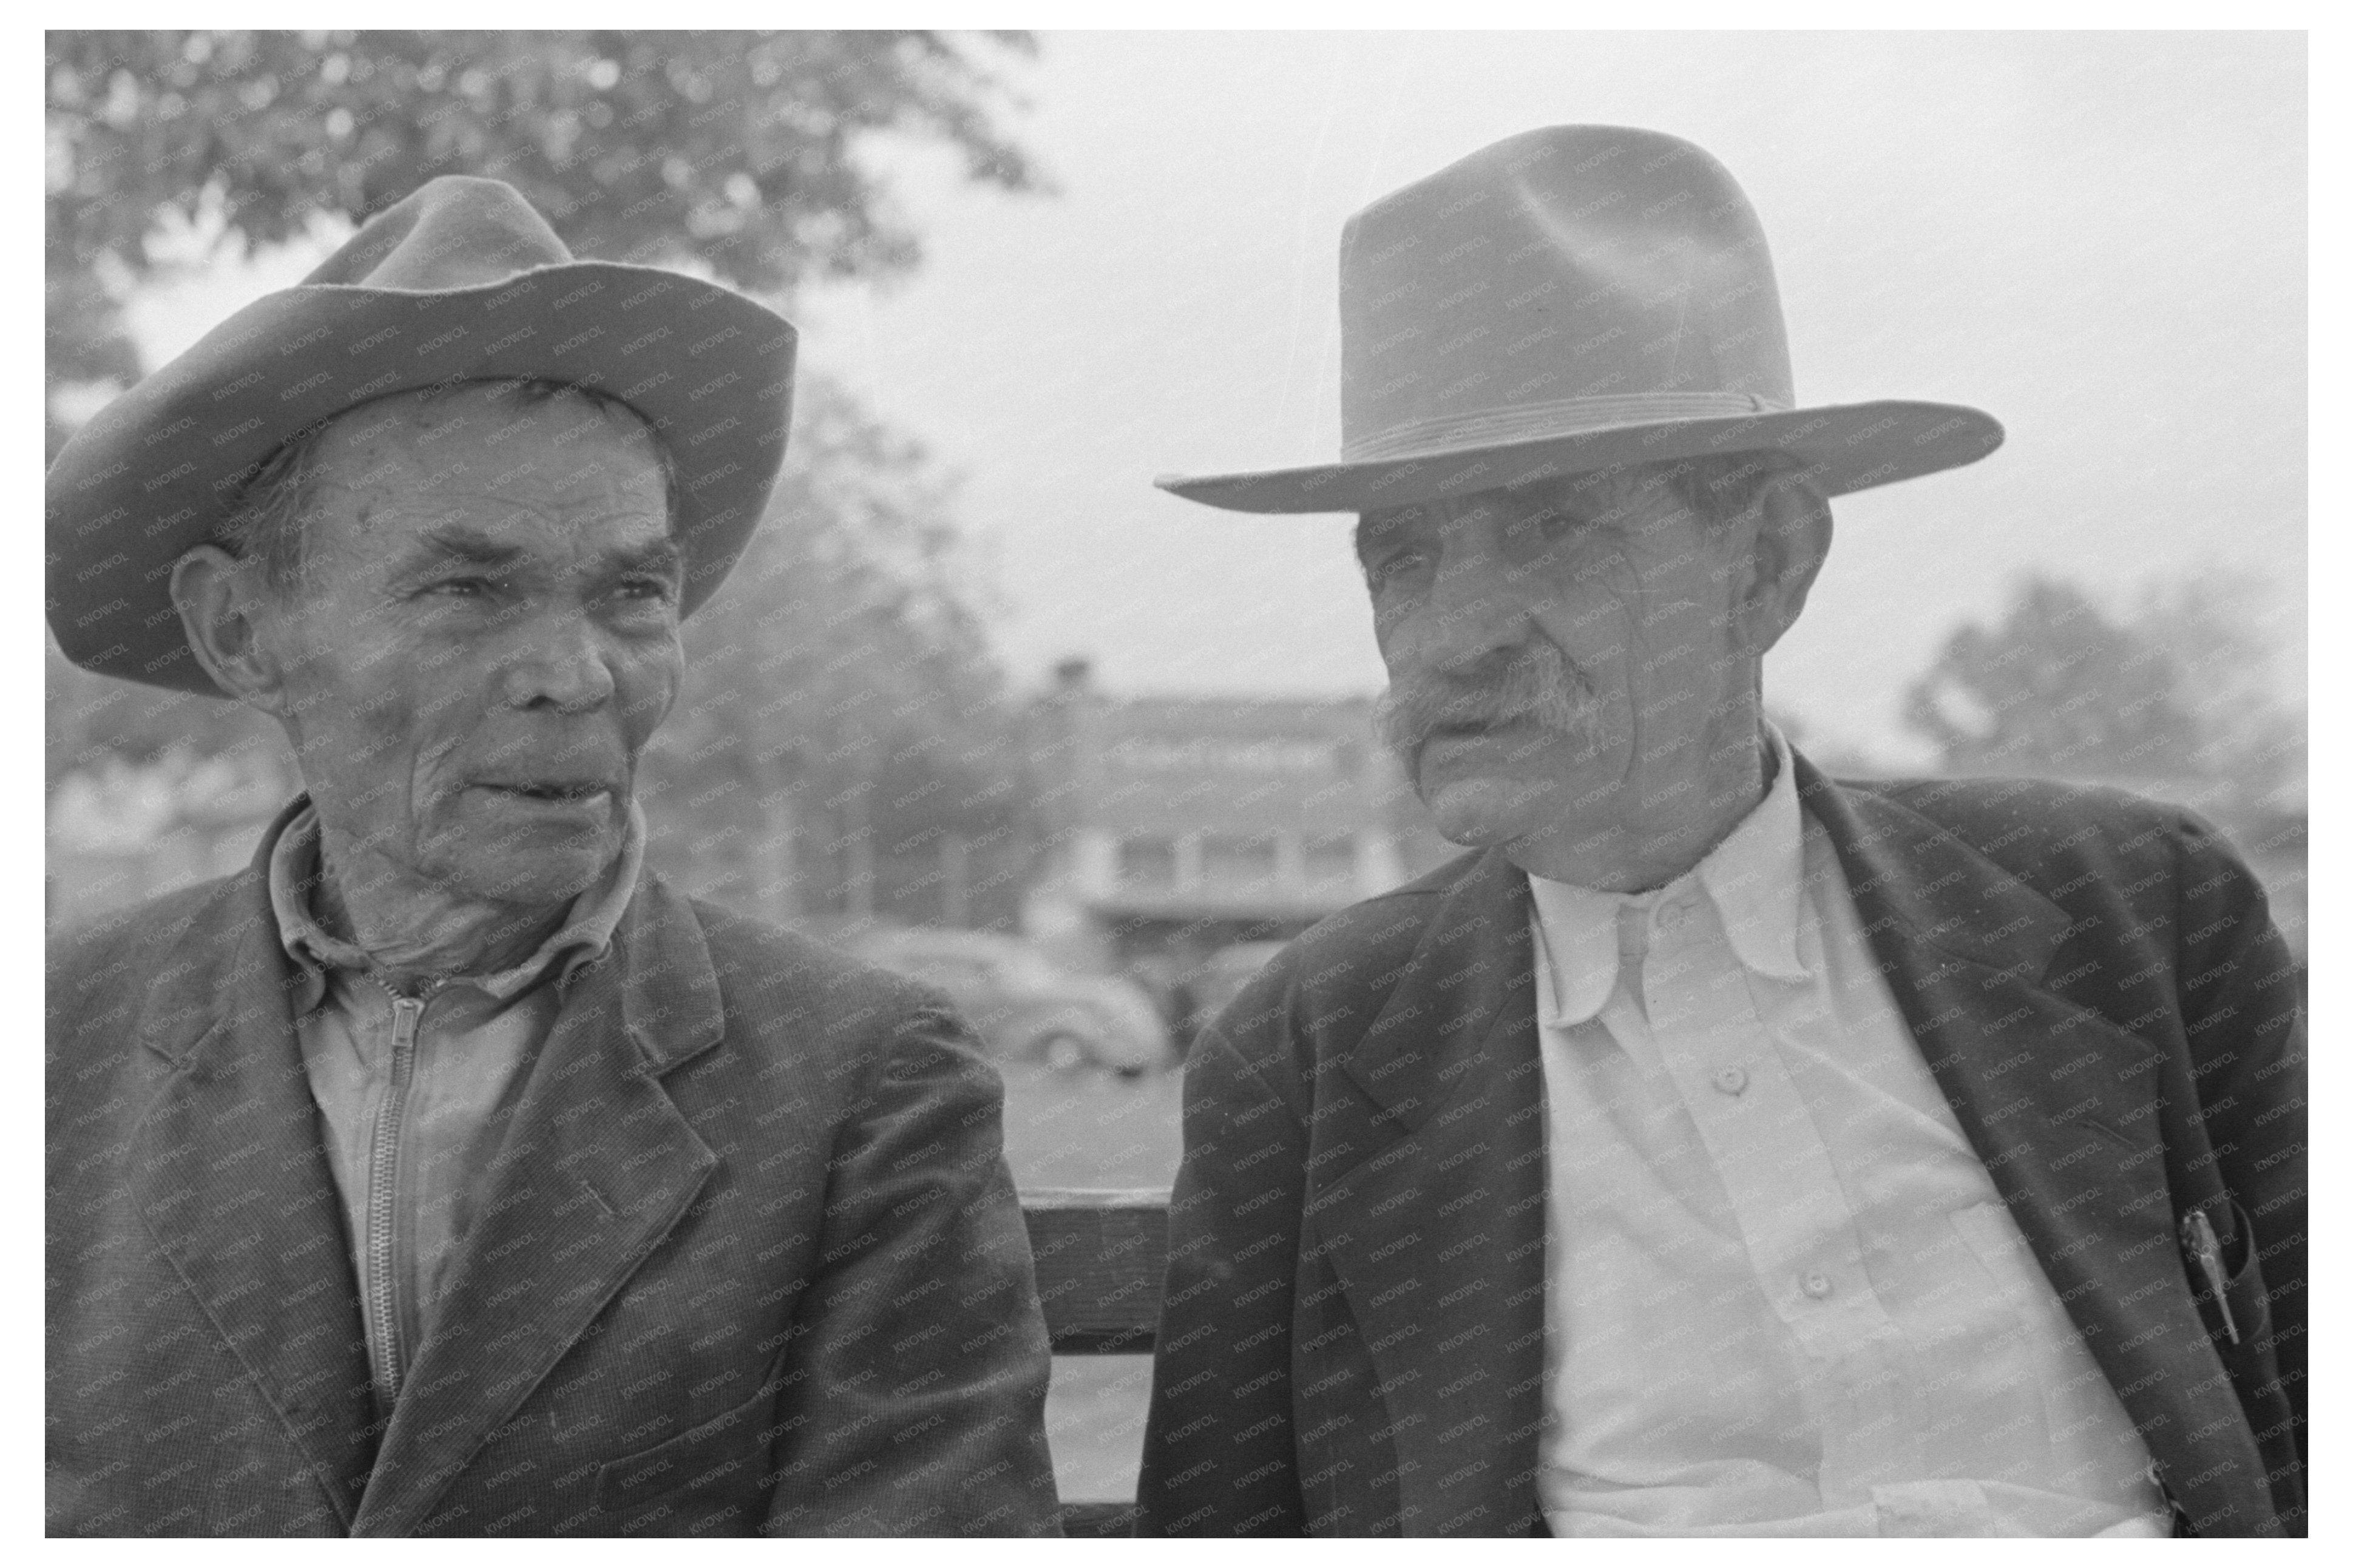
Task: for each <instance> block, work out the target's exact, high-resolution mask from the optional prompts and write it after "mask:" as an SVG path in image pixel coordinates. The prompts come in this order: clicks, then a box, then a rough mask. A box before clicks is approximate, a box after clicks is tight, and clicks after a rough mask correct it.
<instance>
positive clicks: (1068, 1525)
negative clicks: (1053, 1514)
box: [1062, 1502, 1135, 1540]
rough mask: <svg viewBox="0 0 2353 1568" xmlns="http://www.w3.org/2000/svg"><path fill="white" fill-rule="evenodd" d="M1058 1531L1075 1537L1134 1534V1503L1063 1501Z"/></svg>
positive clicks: (1082, 1538)
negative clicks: (1060, 1529)
mask: <svg viewBox="0 0 2353 1568" xmlns="http://www.w3.org/2000/svg"><path fill="white" fill-rule="evenodd" d="M1062 1533H1063V1534H1064V1535H1068V1536H1071V1537H1073V1538H1075V1539H1079V1540H1088V1539H1092V1538H1097V1537H1103V1536H1121V1535H1134V1533H1135V1505H1134V1503H1132V1502H1066V1503H1064V1504H1063V1505H1062Z"/></svg>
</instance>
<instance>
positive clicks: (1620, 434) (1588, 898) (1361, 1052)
mask: <svg viewBox="0 0 2353 1568" xmlns="http://www.w3.org/2000/svg"><path fill="white" fill-rule="evenodd" d="M1340 309H1341V322H1342V333H1343V339H1342V342H1343V355H1342V424H1343V430H1344V445H1343V450H1342V456H1341V460H1340V461H1339V462H1337V463H1330V464H1324V465H1319V466H1315V467H1310V468H1293V469H1288V470H1283V471H1280V472H1272V473H1247V474H1230V475H1224V476H1219V477H1214V478H1203V479H1166V480H1163V481H1162V483H1163V484H1164V485H1165V486H1166V488H1167V489H1171V490H1173V491H1175V492H1176V494H1178V495H1181V496H1185V497H1188V498H1190V499H1192V500H1198V501H1203V502H1206V503H1208V504H1209V505H1211V506H1216V507H1221V508H1226V509H1229V510H1237V511H1244V512H1258V513H1268V512H1276V513H1280V512H1323V511H1349V512H1355V513H1356V514H1357V517H1358V520H1359V521H1358V523H1357V527H1356V552H1357V555H1358V557H1359V560H1360V562H1361V563H1362V566H1363V570H1364V574H1365V579H1366V584H1367V587H1368V591H1369V594H1370V596H1371V601H1372V609H1373V624H1374V631H1375V636H1376V637H1377V639H1378V642H1379V645H1380V650H1381V653H1382V656H1383V658H1384V659H1385V660H1386V662H1387V664H1388V671H1389V677H1390V686H1389V689H1388V694H1387V696H1386V698H1385V699H1384V701H1383V704H1382V708H1381V716H1382V721H1383V726H1384V730H1385V732H1386V738H1387V739H1388V742H1389V743H1390V744H1391V745H1392V746H1393V747H1394V749H1395V750H1396V752H1397V753H1398V757H1399V758H1400V760H1401V761H1402V762H1403V763H1404V764H1405V766H1406V768H1407V769H1408V771H1409V774H1410V776H1411V778H1412V780H1413V783H1414V784H1415V786H1416V788H1417V789H1418V791H1419V794H1420V795H1421V796H1422V798H1423V800H1424V801H1425V802H1427V803H1428V805H1429V806H1430V811H1431V812H1432V814H1433V815H1434V816H1435V817H1436V819H1437V821H1438V823H1439V825H1440V828H1441V830H1442V831H1443V832H1444V833H1445V834H1446V835H1447V836H1448V837H1450V838H1451V839H1453V840H1454V841H1455V842H1457V843H1459V844H1461V845H1462V846H1464V847H1466V848H1467V849H1468V851H1469V853H1467V854H1465V855H1464V856H1463V857H1462V858H1460V859H1458V860H1456V861H1454V862H1453V863H1452V864H1451V865H1448V866H1445V867H1443V868H1440V869H1439V870H1437V871H1435V872H1432V873H1431V874H1430V875H1429V876H1427V877H1425V878H1423V879H1420V880H1419V881H1416V882H1413V883H1411V884H1409V885H1408V886H1406V887H1404V888H1401V889H1398V890H1397V891H1395V892H1393V893H1390V894H1388V895H1386V896H1384V897H1381V898H1377V899H1375V900H1370V901H1368V902H1366V903H1363V904H1360V905H1357V906H1356V907H1355V908H1353V909H1350V910H1345V911H1343V912H1342V913H1340V914H1339V915H1336V916H1335V917H1333V918H1332V919H1330V920H1328V921H1324V923H1323V924H1321V925H1319V926H1317V927H1316V928H1314V930H1313V931H1309V932H1308V933H1307V934H1306V935H1304V936H1303V937H1302V938H1300V939H1299V940H1298V941H1297V942H1294V943H1293V945H1292V946H1291V947H1290V948H1289V949H1288V950H1286V951H1285V952H1284V953H1283V954H1282V956H1280V957H1279V958H1277V959H1276V960H1275V961H1274V962H1273V963H1271V965H1270V966H1269V967H1268V968H1267V969H1266V970H1265V971H1264V972H1263V973H1261V975H1260V977H1259V978H1258V979H1257V980H1256V981H1255V982H1254V983H1253V984H1251V985H1250V987H1249V988H1248V989H1247V990H1245V991H1244V992H1243V993H1242V994H1240V996H1239V997H1238V998H1237V999H1236V1000H1235V1001H1234V1002H1233V1003H1232V1004H1231V1005H1229V1007H1228V1008H1227V1010H1226V1011H1225V1012H1224V1013H1223V1014H1222V1015H1221V1016H1219V1019H1218V1020H1217V1022H1216V1023H1215V1025H1214V1026H1212V1027H1211V1028H1209V1029H1208V1031H1207V1032H1206V1033H1205V1034H1204V1036H1203V1037H1202V1038H1201V1040H1200V1041H1199V1043H1198V1045H1197V1046H1196V1047H1195V1048H1194V1052H1193V1056H1192V1059H1191V1062H1190V1064H1189V1066H1188V1068H1187V1084H1186V1108H1185V1155H1184V1164H1183V1168H1182V1172H1181V1173H1180V1175H1179V1177H1178V1180H1177V1184H1176V1195H1175V1198H1174V1201H1173V1204H1172V1206H1171V1211H1170V1212H1171V1218H1170V1243H1169V1245H1170V1257H1169V1264H1168V1275H1167V1286H1166V1297H1165V1306H1164V1315H1163V1318H1162V1321H1161V1329H1160V1338H1159V1352H1158V1363H1157V1365H1156V1367H1155V1376H1154V1386H1153V1395H1152V1409H1151V1415H1150V1417H1149V1422H1148V1425H1147V1428H1146V1433H1145V1456H1144V1471H1143V1477H1142V1482H1141V1486H1140V1489H1139V1501H1140V1505H1141V1508H1142V1524H1141V1527H1140V1528H1141V1530H1142V1531H1144V1532H1146V1533H1155V1534H1196V1533H1198V1534H1220V1535H1222V1534H1230V1533H1272V1534H1300V1533H1312V1534H1320V1535H1350V1534H1367V1535H1382V1534H1409V1535H1441V1534H1456V1535H1537V1534H1546V1533H1550V1534H1555V1535H1591V1536H1662V1535H1778V1536H1826V1535H1848V1536H1897V1535H1910V1536H1922V1535H2116V1536H2131V1535H2162V1534H2199V1535H2280V1534H2301V1533H2302V1532H2303V1531H2304V1520H2305V1509H2304V1495H2305V1494H2304V1477H2303V1466H2302V1452H2303V1442H2304V1433H2303V1424H2304V1406H2305V1397H2304V1381H2303V1380H2304V1367H2305V1340H2304V1330H2305V1293H2304V1287H2305V1185H2304V1183H2305V1163H2304V1157H2303V1152H2304V1100H2303V1050H2304V1026H2303V1022H2302V1016H2301V1009H2300V1002H2299V993H2300V984H2298V981H2297V976H2296V975H2295V972H2294V970H2293V968H2292V964H2291V961H2290V958H2289V954H2288V952H2287V951H2286V949H2285V947H2284V944H2283V942H2282V941H2281V938H2280V936H2279V934H2278V932H2277V931H2275V930H2274V927H2273V925H2272V922H2271V921H2270V919H2269V917H2268V915H2267V913H2266V910H2265V905H2264V900H2263V892H2262V890H2261V889H2260V888H2259V887H2258V886H2257V884H2256V883H2255V881H2254V879H2253V878H2252V877H2251V876H2250V875H2249V873H2248V871H2247V869H2246V868H2245V867H2244V866H2243V865H2242V864H2241V862H2240V861H2239V859H2238V858H2236V856H2235V855H2234V854H2233V853H2232V850H2231V848H2230V847H2228V846H2227V845H2225V844H2224V843H2223V842H2222V841H2221V839H2220V838H2219V837H2217V836H2216V835H2215V833H2214V832H2213V830H2212V829H2211V828H2210V827H2209V826H2206V825H2205V824H2204V823H2202V822H2200V820H2198V819H2197V818H2196V817H2194V816H2189V815H2188V814H2186V813H2183V812H2180V811H2178V810H2176V809H2173V808H2171V807H2168V806H2164V805H2156V804H2153V803H2150V802H2147V801H2143V800H2137V799H2135V798H2132V797H2130V796H2128V795H2122V794H2119V793H2116V792H2114V791H2107V790H2096V789H2088V788H2081V787H2073V786H2068V785H2063V784H2052V783H2045V782H2039V781H2031V780H1991V779H1971V780H1947V781H1935V780H1912V781H1886V780H1880V781H1872V782H1850V781H1840V780H1833V779H1831V778H1827V777H1825V776H1824V775H1823V774H1822V773H1820V772H1819V771H1818V770H1817V769H1815V768H1814V767H1813V766H1812V765H1811V764H1810V763H1808V761H1807V760H1806V758H1805V757H1804V755H1803V754H1802V753H1800V752H1799V751H1798V750H1797V749H1796V748H1794V747H1793V746H1791V745H1790V744H1789V742H1788V740H1787V739H1786V738H1785V737H1784V736H1782V735H1781V734H1780V733H1779V732H1778V731H1777V730H1776V729H1775V728H1774V726H1773V725H1772V724H1770V723H1769V722H1767V721H1766V720H1765V718H1764V716H1763V712H1762V709H1761V703H1760V697H1759V686H1758V670H1759V665H1760V661H1761V659H1762V658H1763V656H1764V654H1765V653H1766V651H1767V649H1768V648H1770V647H1772V646H1773V644H1774V643H1775V641H1776V640H1777V639H1778V638H1779V637H1781V635H1782V634H1783V633H1784V632H1786V631H1787V630H1788V627H1789V626H1790V625H1791V623H1792V622H1794V621H1795V619H1796V618H1797V616H1798V614H1799V610H1800V609H1801V608H1802V607H1803V605H1804V604H1805V601H1806V595H1807V592H1808V590H1809V588H1810V586H1811V585H1812V584H1813V583H1814V580H1815V576H1816V574H1817V573H1819V572H1820V569H1821V566H1822V563H1823V559H1824V556H1825V553H1826V552H1827V551H1828V549H1829V546H1830V542H1831V508H1830V504H1829V503H1830V498H1832V497H1834V496H1838V495H1841V494H1845V493H1847V492H1850V491H1853V490H1859V489H1864V488H1866V487H1870V486H1874V485H1883V484H1888V483H1892V482H1894V481H1895V480H1899V479H1912V478H1915V477H1918V476H1922V475H1926V474H1930V473H1933V472H1935V471H1936V470H1939V469H1944V468H1953V467H1955V466H1957V465H1959V464H1964V463H1969V462H1974V461H1976V460H1978V458H1984V457H1986V456H1987V455H1988V454H1989V453H1991V452H1992V451H1993V450H1994V449H1995V447H1997V446H1998V445H1999V444H2000V439H2001V430H2000V426H1997V425H1996V424H1995V423H1994V421H1993V420H1992V419H1990V418H1989V417H1988V416H1985V415H1984V414H1981V413H1979V412H1978V411H1977V410H1975V409H1972V408H1966V407H1957V406H1949V405H1936V404H1927V403H1917V402H1874V403H1862V404H1849V405H1832V406H1811V407H1810V406H1806V405H1801V404H1799V401H1798V399H1797V397H1796V396H1795V395H1794V393H1793V391H1792V387H1791V382H1790V374H1789V364H1788V351H1787V348H1786V346H1785V341H1784V336H1783V331H1782V324H1781V318H1780V310H1779V304H1778V295H1777V291H1776V289H1775V284H1774V278H1773V270H1772V264H1771V261H1770V259H1769V258H1768V257H1767V251H1766V246H1765V239H1764V236H1763V232H1762V230H1761V228H1760V226H1759V225H1758V222H1757V217H1756V215H1755V214H1754V213H1753V212H1752V210H1751V209H1750V207H1749V205H1748V203H1747V201H1746V198H1745V197H1744V196H1743V195H1742V193H1741V191H1740V189H1739V187H1738V186H1737V185H1736V184H1735V183H1734V181H1733V179H1732V177H1731V175H1730V174H1728V173H1727V172H1726V171H1725V169H1724V168H1723V166H1722V165H1721V164H1719V163H1717V162H1716V161H1715V159H1713V158H1712V157H1710V156H1709V155H1708V154H1707V153H1704V152H1703V151H1701V150H1700V149H1699V148H1697V147H1694V146H1693V145H1691V144H1690V143H1688V142H1682V141H1679V140H1677V139H1676V138H1673V137H1672V136H1666V135H1662V134H1658V133H1655V132H1647V131H1635V130H1624V129H1618V128H1612V127H1600V126H1567V127H1558V128H1554V129H1548V130H1542V131H1535V132H1528V133H1526V134H1525V135H1521V136H1516V137H1514V138H1512V139H1510V140H1508V141H1505V142H1499V143H1497V144H1496V145H1493V146H1491V147H1488V148H1486V149H1484V150H1483V151H1481V152H1479V153H1473V154H1472V156H1470V157H1468V158H1466V159H1464V160H1462V161H1461V163H1456V164H1454V165H1452V166H1451V167H1449V168H1446V169H1442V170H1440V171H1439V172H1438V173H1437V174H1432V175H1430V177H1428V178H1427V179H1424V180H1422V181H1419V183H1417V184H1412V185H1409V186H1407V187H1406V188H1405V189H1403V190H1400V191H1398V192H1397V193H1395V194H1393V195H1389V196H1388V197H1386V198H1384V199H1383V200H1381V201H1379V202H1377V203H1375V204H1374V205H1372V206H1370V207H1368V208H1366V210H1364V211H1363V212H1361V213H1359V214H1357V215H1356V217H1355V218H1354V219H1352V220H1351V221H1350V223H1349V225H1348V226H1347V229H1346V231H1345V235H1344V236H1343V237H1342V241H1341V260H1340ZM1257 526H1266V525H1264V524H1259V525H1257ZM1859 651H1860V650H1859Z"/></svg>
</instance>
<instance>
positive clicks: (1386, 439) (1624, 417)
mask: <svg viewBox="0 0 2353 1568" xmlns="http://www.w3.org/2000/svg"><path fill="white" fill-rule="evenodd" d="M1787 411H1788V410H1787V407H1786V405H1777V404H1772V403H1767V401H1766V400H1765V399H1763V398H1761V397H1758V396H1756V395H1753V394H1751V393H1746V392H1680V393H1679V392H1636V393H1629V394H1626V395H1622V396H1618V397H1564V398H1560V399H1557V400H1556V401H1554V402H1551V403H1524V404H1520V405H1515V406H1514V407H1510V408H1484V409H1481V410H1479V411H1478V412H1476V413H1472V414H1453V415H1447V416H1443V417H1440V418H1436V419H1415V420H1411V421H1409V422H1408V423H1406V424H1403V425H1392V426H1389V427H1388V429H1386V430H1383V431H1380V432H1378V433H1377V434H1376V435H1371V436H1366V437H1361V438H1359V439H1355V440H1344V441H1342V442H1341V443H1340V460H1341V461H1342V462H1344V463H1373V462H1382V461H1386V460H1388V459H1390V458H1427V457H1436V456H1439V455H1440V454H1441V453H1448V452H1459V451H1464V450H1475V449H1477V448H1480V447H1507V446H1511V445H1514V443H1517V442H1521V441H1541V440H1543V439H1545V438H1546V437H1552V436H1582V435H1586V434H1588V433H1589V432H1591V431H1595V430H1608V429H1612V428H1615V427H1617V426H1625V425H1652V424H1662V423H1665V422H1667V421H1671V420H1678V419H1722V418H1725V417H1727V416H1737V415H1742V414H1780V413H1786V412H1787Z"/></svg>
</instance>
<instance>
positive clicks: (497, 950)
mask: <svg viewBox="0 0 2353 1568" xmlns="http://www.w3.org/2000/svg"><path fill="white" fill-rule="evenodd" d="M333 838H334V836H333V835H332V833H330V832H329V831H328V829H327V828H326V826H325V824H324V823H323V822H322V824H321V825H320V834H319V886H318V889H317V890H316V892H315V894H314V895H313V897H312V899H311V915H312V918H313V919H315V920H316V921H318V922H319V924H320V926H321V927H322V929H323V930H324V931H326V932H327V934H328V935H330V936H332V937H334V938H335V939H336V940H338V941H340V942H350V943H351V944H352V945H353V946H354V947H356V948H358V949H359V950H360V951H361V952H364V953H366V954H367V956H368V960H369V962H370V963H374V964H375V966H376V967H377V968H379V969H382V970H384V971H385V973H388V974H392V975H395V976H397V977H400V978H403V979H446V978H448V977H451V976H454V975H461V974H495V973H499V972H500V971H501V970H504V969H506V968H509V967H511V966H512V965H513V964H517V963H522V961H523V960H524V959H525V958H527V957H529V956H530V955H531V953H532V952H533V950H534V949H536V948H537V947H538V946H539V945H540V943H542V942H545V941H546V940H547V939H548V938H549V937H551V936H553V935H554V933H555V931H556V930H557V929H558V928H559V927H560V926H562V924H563V923H564V921H565V916H566V915H568V914H569V913H570V912H571V910H572V907H573V904H574V902H575V900H576V898H577V895H574V897H572V898H565V899H563V900H559V901H557V902H556V903H554V904H553V905H551V906H549V907H547V908H544V909H537V910H520V909H515V908H512V907H509V906H505V905H501V904H491V903H474V902H470V901H466V900H456V899H452V898H450V897H448V895H447V894H444V893H442V892H441V891H440V890H439V889H422V890H417V891H409V890H406V889H403V890H400V891H397V892H393V893H391V895H390V896H389V897H387V898H386V899H385V900H382V902H381V903H380V904H378V906H377V909H376V912H377V913H378V914H380V915H381V914H383V913H384V912H385V910H384V906H385V905H392V906H395V907H398V906H403V905H405V906H406V909H401V910H400V911H399V912H398V913H396V914H394V915H393V916H392V918H390V919H388V920H385V921H383V923H382V926H381V927H378V926H377V924H376V922H375V921H370V922H368V924H367V925H366V926H365V927H364V926H363V924H362V922H361V921H359V920H358V919H356V918H354V913H353V909H352V906H351V903H350V901H349V900H347V899H346V898H345V896H344V893H343V882H344V879H343V875H342V873H341V871H340V870H339V869H338V867H337V861H338V859H339V858H340V857H338V856H337V855H336V853H335V846H334V843H333ZM610 873H611V868H610V867H607V868H606V874H607V875H610ZM387 880H388V879H387ZM593 885H594V884H592V886H593ZM437 906H438V907H437ZM412 911H413V912H412Z"/></svg>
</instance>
